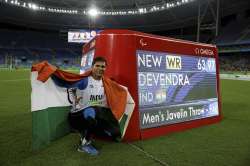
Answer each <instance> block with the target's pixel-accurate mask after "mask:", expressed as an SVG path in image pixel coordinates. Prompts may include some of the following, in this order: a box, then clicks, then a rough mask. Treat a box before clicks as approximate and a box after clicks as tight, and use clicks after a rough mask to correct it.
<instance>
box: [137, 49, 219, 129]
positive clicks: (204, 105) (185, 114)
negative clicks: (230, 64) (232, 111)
mask: <svg viewBox="0 0 250 166" xmlns="http://www.w3.org/2000/svg"><path fill="white" fill-rule="evenodd" d="M136 56H137V72H138V73H137V74H138V92H139V94H138V96H139V114H140V128H141V129H147V128H153V127H157V126H162V125H167V124H175V123H180V122H185V121H191V120H196V119H203V118H207V117H213V116H217V115H219V110H218V94H217V83H216V62H215V58H210V57H198V56H189V55H179V54H172V53H167V52H152V51H143V50H137V51H136Z"/></svg>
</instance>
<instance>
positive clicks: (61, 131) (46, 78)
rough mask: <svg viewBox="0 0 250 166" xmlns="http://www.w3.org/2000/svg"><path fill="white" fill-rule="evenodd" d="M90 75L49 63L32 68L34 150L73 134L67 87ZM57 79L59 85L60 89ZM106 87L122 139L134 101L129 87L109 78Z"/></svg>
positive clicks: (42, 63)
mask: <svg viewBox="0 0 250 166" xmlns="http://www.w3.org/2000/svg"><path fill="white" fill-rule="evenodd" d="M90 73H91V71H89V72H86V73H85V74H81V75H79V74H73V73H70V72H66V71H63V70H60V69H57V68H56V67H54V66H52V65H50V64H49V63H47V62H46V61H44V62H41V63H38V64H36V65H33V66H32V72H31V87H32V92H31V112H32V145H33V149H34V150H37V149H40V148H42V147H44V146H46V145H48V144H49V143H50V142H51V141H53V140H56V139H58V138H60V137H62V136H64V135H66V134H68V133H69V132H70V127H69V123H68V119H67V118H68V113H69V111H70V109H71V104H70V102H69V100H68V93H67V88H69V87H70V86H72V85H73V84H75V83H77V82H78V81H80V80H81V79H82V78H84V77H86V76H88V75H90ZM55 80H57V81H56V82H58V81H59V82H60V86H58V83H57V84H56V82H55ZM103 84H104V90H105V93H106V96H107V102H108V105H109V107H110V108H111V110H112V113H113V115H114V117H115V118H116V119H117V120H118V122H119V124H120V130H121V134H122V138H123V137H124V135H125V132H126V130H127V127H128V124H129V120H130V118H131V115H132V113H133V110H134V106H135V103H134V100H133V99H132V97H131V95H130V93H129V92H128V90H127V88H126V87H124V86H121V85H119V84H117V83H115V82H114V81H112V80H110V79H108V78H106V77H104V78H103ZM117 99H118V100H117ZM122 138H121V139H122Z"/></svg>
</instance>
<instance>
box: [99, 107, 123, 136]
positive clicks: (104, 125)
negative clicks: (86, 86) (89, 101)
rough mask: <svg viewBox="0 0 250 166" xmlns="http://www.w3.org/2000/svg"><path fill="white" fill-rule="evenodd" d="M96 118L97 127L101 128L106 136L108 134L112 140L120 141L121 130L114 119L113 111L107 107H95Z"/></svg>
mask: <svg viewBox="0 0 250 166" xmlns="http://www.w3.org/2000/svg"><path fill="white" fill-rule="evenodd" d="M95 109H96V114H97V115H96V119H97V122H98V124H97V128H99V130H101V131H102V132H103V133H104V134H105V135H106V136H109V137H111V138H112V140H114V141H120V139H121V132H120V126H119V123H118V121H117V120H116V119H115V117H114V115H113V113H112V112H111V110H110V109H109V108H102V107H97V108H95Z"/></svg>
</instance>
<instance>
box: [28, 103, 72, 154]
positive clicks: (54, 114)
mask: <svg viewBox="0 0 250 166" xmlns="http://www.w3.org/2000/svg"><path fill="white" fill-rule="evenodd" d="M69 110H70V107H53V108H47V109H44V110H40V111H33V112H32V137H33V139H32V140H33V142H32V147H33V150H38V149H41V148H43V147H45V146H47V145H48V144H50V142H51V141H53V140H56V139H58V138H60V137H62V136H64V135H66V134H68V133H69V132H70V127H69V124H68V120H67V119H68V118H67V117H68V113H69Z"/></svg>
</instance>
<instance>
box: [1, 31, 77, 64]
mask: <svg viewBox="0 0 250 166" xmlns="http://www.w3.org/2000/svg"><path fill="white" fill-rule="evenodd" d="M0 35H1V36H2V37H1V39H0V64H1V66H2V67H4V66H6V63H7V61H11V62H9V63H12V64H14V66H16V67H30V66H31V65H32V64H33V63H36V62H38V61H43V60H47V61H49V62H50V63H52V64H56V65H60V66H62V67H76V66H79V62H80V61H79V58H80V56H81V46H80V45H73V46H72V45H69V44H68V43H67V41H66V40H64V39H62V38H60V36H59V34H58V33H55V32H54V33H45V32H42V31H41V32H39V31H32V30H25V31H20V30H7V29H0ZM7 59H9V60H7ZM10 59H11V60H10ZM77 61H78V62H77Z"/></svg>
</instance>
